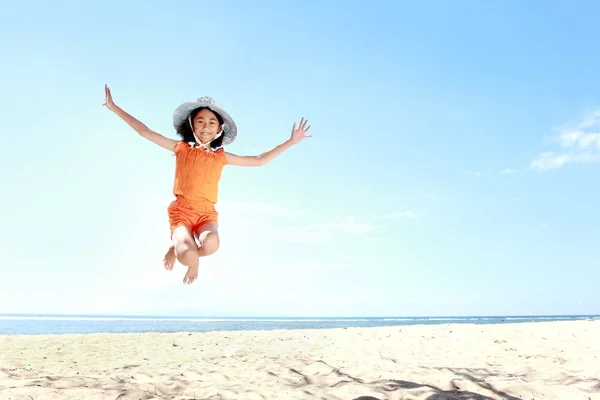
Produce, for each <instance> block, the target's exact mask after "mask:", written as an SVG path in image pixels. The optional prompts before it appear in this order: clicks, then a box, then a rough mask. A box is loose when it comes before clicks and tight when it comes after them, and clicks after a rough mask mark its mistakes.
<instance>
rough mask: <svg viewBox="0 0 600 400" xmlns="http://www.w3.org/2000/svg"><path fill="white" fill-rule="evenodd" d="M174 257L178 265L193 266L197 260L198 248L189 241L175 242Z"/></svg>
mask: <svg viewBox="0 0 600 400" xmlns="http://www.w3.org/2000/svg"><path fill="white" fill-rule="evenodd" d="M174 247H175V255H176V256H177V259H178V260H179V262H180V263H182V264H183V265H186V266H190V265H193V264H194V263H195V262H196V261H197V260H198V246H196V243H194V242H193V241H191V240H181V241H175V243H174Z"/></svg>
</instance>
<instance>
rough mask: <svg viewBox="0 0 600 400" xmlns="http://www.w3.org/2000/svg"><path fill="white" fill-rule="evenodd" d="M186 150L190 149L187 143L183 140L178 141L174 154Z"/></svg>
mask: <svg viewBox="0 0 600 400" xmlns="http://www.w3.org/2000/svg"><path fill="white" fill-rule="evenodd" d="M186 149H191V146H190V144H189V143H188V142H185V141H183V140H180V141H179V142H177V144H176V145H175V149H174V150H175V154H177V153H179V152H181V151H182V150H186Z"/></svg>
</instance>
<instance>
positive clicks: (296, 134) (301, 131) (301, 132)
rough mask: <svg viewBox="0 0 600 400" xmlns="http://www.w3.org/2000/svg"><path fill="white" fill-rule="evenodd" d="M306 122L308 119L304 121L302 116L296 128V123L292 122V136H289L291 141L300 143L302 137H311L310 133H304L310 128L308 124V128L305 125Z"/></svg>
mask: <svg viewBox="0 0 600 400" xmlns="http://www.w3.org/2000/svg"><path fill="white" fill-rule="evenodd" d="M307 123H308V121H305V120H304V117H302V119H301V120H300V124H298V129H296V123H295V122H294V126H293V127H292V136H291V138H290V139H291V141H292V143H294V144H296V143H300V141H302V139H306V138H310V137H312V135H307V134H306V132H308V130H309V129H310V125H309V126H308V128H307V127H306V124H307Z"/></svg>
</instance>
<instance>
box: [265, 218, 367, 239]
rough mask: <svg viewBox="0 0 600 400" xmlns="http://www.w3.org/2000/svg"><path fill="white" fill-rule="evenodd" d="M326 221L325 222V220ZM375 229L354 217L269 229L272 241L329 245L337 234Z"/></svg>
mask: <svg viewBox="0 0 600 400" xmlns="http://www.w3.org/2000/svg"><path fill="white" fill-rule="evenodd" d="M326 221H327V220H326ZM376 229H377V227H376V226H375V225H373V224H369V223H366V222H361V221H359V220H358V218H356V217H354V216H346V217H341V218H335V219H333V220H331V221H330V222H323V223H315V224H309V225H296V226H286V227H280V228H270V229H269V230H270V231H271V233H272V236H273V239H274V240H278V241H284V242H288V243H301V242H304V243H330V242H333V241H334V239H335V238H336V237H338V236H339V234H359V233H366V232H372V231H374V230H376Z"/></svg>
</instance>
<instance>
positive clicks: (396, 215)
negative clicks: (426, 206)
mask: <svg viewBox="0 0 600 400" xmlns="http://www.w3.org/2000/svg"><path fill="white" fill-rule="evenodd" d="M420 216H421V214H420V213H417V212H414V211H398V212H395V213H391V214H388V217H389V218H418V217H420Z"/></svg>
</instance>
